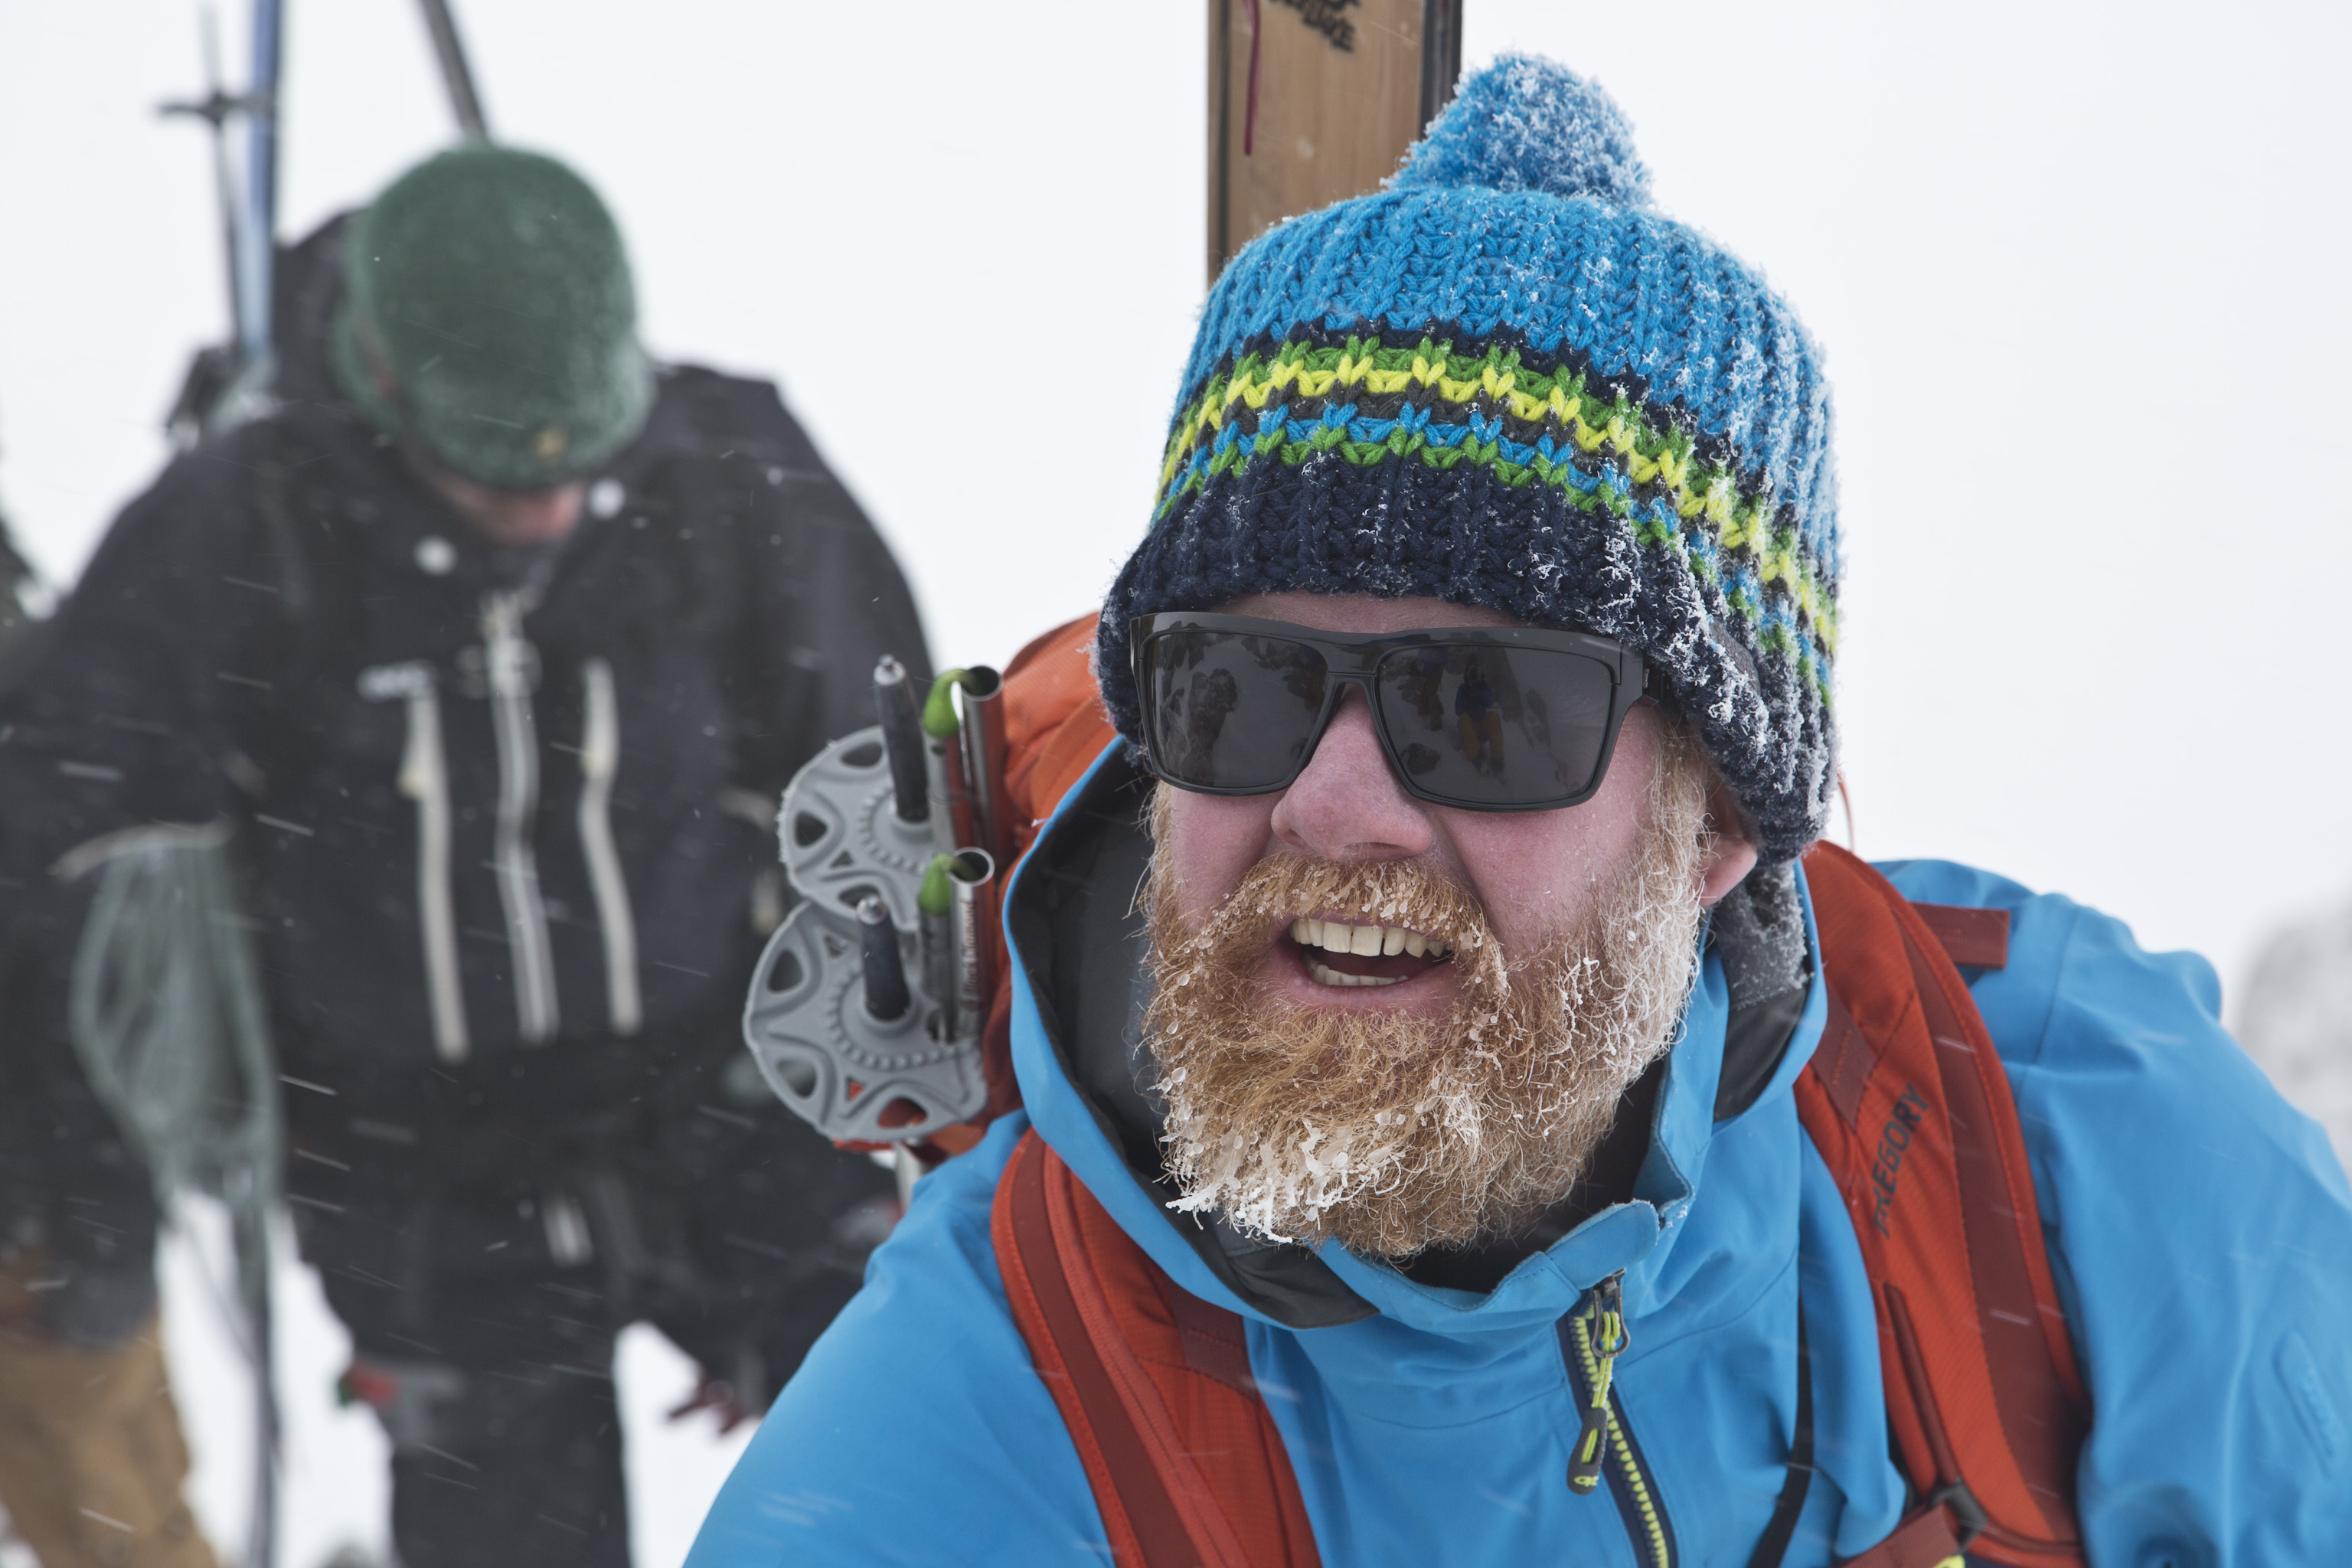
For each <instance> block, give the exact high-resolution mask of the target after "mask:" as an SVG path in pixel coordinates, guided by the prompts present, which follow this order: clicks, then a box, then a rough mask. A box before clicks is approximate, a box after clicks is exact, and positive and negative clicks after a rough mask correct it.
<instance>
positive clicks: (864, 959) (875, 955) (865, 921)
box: [857, 897, 914, 1024]
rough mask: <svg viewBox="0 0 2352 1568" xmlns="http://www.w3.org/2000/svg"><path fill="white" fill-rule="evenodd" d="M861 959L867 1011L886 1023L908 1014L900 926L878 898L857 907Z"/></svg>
mask: <svg viewBox="0 0 2352 1568" xmlns="http://www.w3.org/2000/svg"><path fill="white" fill-rule="evenodd" d="M857 937H858V962H859V965H860V967H861V968H862V969H863V970H864V971H865V977H866V1011H867V1012H868V1013H870V1014H872V1015H873V1016H875V1017H877V1018H879V1019H881V1020H882V1021H883V1022H884V1023H886V1024H887V1023H889V1022H890V1021H891V1020H893V1019H896V1018H903V1017H905V1016H907V1009H908V1006H910V1005H912V1004H913V1001H914V998H913V997H911V996H909V995H908V994H907V966H906V963H904V961H903V960H901V959H900V957H899V955H898V927H897V926H894V925H892V924H891V923H890V911H889V910H887V909H885V908H884V907H883V904H882V900H880V899H878V898H872V897H869V898H867V899H866V901H865V902H864V903H862V904H860V905H858V906H857Z"/></svg>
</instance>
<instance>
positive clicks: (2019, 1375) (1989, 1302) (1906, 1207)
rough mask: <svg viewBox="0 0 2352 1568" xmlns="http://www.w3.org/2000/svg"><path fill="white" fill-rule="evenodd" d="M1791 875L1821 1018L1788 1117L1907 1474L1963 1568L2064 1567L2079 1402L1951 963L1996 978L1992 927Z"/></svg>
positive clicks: (2012, 1122) (1976, 1024) (2017, 1145)
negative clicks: (1847, 1236)
mask: <svg viewBox="0 0 2352 1568" xmlns="http://www.w3.org/2000/svg"><path fill="white" fill-rule="evenodd" d="M1805 874H1806V880H1807V882H1808V884H1809V885H1810V887H1811V890H1812V896H1813V910H1814V916H1815V919H1816V920H1817V921H1819V923H1820V927H1821V933H1822V969H1823V973H1824V977H1825V978H1826V979H1827V981H1828V983H1829V990H1830V1019H1829V1025H1828V1027H1827V1029H1826V1030H1825V1031H1824V1033H1823V1035H1822V1042H1821V1046H1820V1047H1819V1048H1818V1049H1817V1050H1816V1051H1815V1053H1814V1055H1813V1058H1812V1061H1811V1063H1810V1064H1809V1065H1808V1067H1807V1068H1806V1070H1805V1072H1804V1073H1803V1074H1802V1075H1801V1077H1800V1078H1799V1079H1798V1083H1797V1108H1798V1112H1799V1114H1800V1115H1801V1117H1802V1119H1803V1121H1804V1125H1805V1130H1806V1131H1807V1132H1808V1133H1809V1134H1810V1135H1811V1138H1812V1141H1813V1143H1814V1145H1815V1147H1817V1148H1818V1149H1819V1150H1820V1151H1821V1153H1822V1159H1823V1160H1824V1161H1826V1162H1827V1163H1828V1164H1829V1167H1830V1170H1831V1172H1832V1174H1833V1175H1835V1176H1836V1178H1837V1180H1838V1185H1839V1190H1840V1191H1841V1192H1842V1193H1843V1194H1844V1197H1845V1200H1846V1205H1847V1209H1848V1211H1849V1214H1850V1215H1851V1217H1852V1218H1853V1227H1854V1235H1855V1237H1856V1238H1857V1239H1858V1240H1859V1242H1860V1243H1861V1247H1862V1253H1863V1261H1864V1264H1865V1265H1866V1266H1867V1268H1868V1269H1869V1272H1870V1278H1871V1280H1872V1283H1873V1284H1874V1286H1875V1287H1876V1295H1877V1307H1878V1317H1879V1348H1880V1362H1881V1365H1882V1367H1883V1369H1884V1374H1885V1377H1884V1381H1885V1390H1886V1404H1887V1419H1888V1422H1889V1425H1890V1426H1891V1427H1892V1428H1893V1431H1894V1435H1895V1447H1896V1449H1897V1452H1898V1454H1899V1456H1900V1458H1901V1460H1902V1464H1903V1468H1904V1469H1905V1471H1906V1474H1907V1475H1908V1477H1909V1479H1910V1480H1911V1484H1912V1486H1913V1488H1914V1489H1915V1490H1916V1492H1917V1494H1918V1495H1919V1496H1921V1497H1923V1498H1930V1499H1937V1500H1944V1499H1949V1500H1950V1502H1949V1504H1948V1506H1949V1507H1950V1509H1951V1511H1952V1516H1953V1518H1954V1519H1955V1520H1956V1521H1959V1522H1960V1523H1961V1525H1962V1527H1963V1528H1962V1530H1961V1531H1959V1533H1962V1534H1965V1535H1967V1536H1968V1538H1969V1539H1968V1540H1967V1542H1966V1544H1967V1545H1968V1547H1969V1551H1970V1552H1974V1553H1975V1554H1976V1555H1978V1556H1979V1557H1983V1558H1986V1559H1988V1560H1990V1561H1992V1562H1996V1563H2008V1564H2012V1565H2014V1568H2074V1565H2079V1564H2080V1563H2082V1562H2083V1561H2084V1558H2083V1546H2082V1542H2081V1539H2080V1531H2079V1530H2078V1529H2077V1527H2076V1524H2075V1519H2074V1463H2075V1458H2076V1456H2077V1454H2078V1453H2079V1452H2080V1450H2081V1447H2082V1442H2083V1436H2084V1431H2085V1429H2086V1427H2087V1425H2088V1415H2087V1410H2086V1401H2085V1400H2084V1394H2083V1388H2082V1382H2081V1379H2080V1377H2079V1375H2078V1374H2077V1373H2076V1371H2075V1366H2074V1344H2073V1341H2072V1339H2071V1338H2070V1337H2069V1334H2068V1331H2067V1327H2066V1321H2065V1317H2064V1314H2063V1312H2062V1310H2060V1308H2059V1304H2058V1294H2057V1287H2056V1284H2055V1282H2054V1280H2053V1278H2052V1275H2051V1270H2050V1260H2049V1256H2048V1252H2047V1250H2046V1247H2045V1244H2044V1242H2043V1239H2042V1220H2041V1213H2040V1208H2039V1205H2038V1204H2037V1202H2036V1200H2035V1197H2034V1192H2033V1173H2032V1168H2031V1167H2030V1166H2029V1165H2028V1163H2027V1162H2026V1156H2025V1140H2024V1134H2023V1132H2022V1131H2021V1128H2020V1127H2019V1125H2018V1119H2017V1105H2016V1102H2015V1100H2014V1099H2013V1098H2012V1096H2011V1092H2010V1088H2009V1078H2008V1074H2007V1072H2006V1071H2005V1070H2004V1069H2003V1068H2002V1067H2001V1064H2000V1055H1999V1053H1998V1052H1997V1051H1996V1050H1995V1049H1994V1047H1993V1044H1992V1039H1991V1037H1990V1035H1989V1034H1988V1033H1987V1032H1986V1030H1985V1026H1984V1020H1983V1018H1982V1016H1979V1014H1978V1012H1977V1008H1976V1004H1975V1002H1974V1000H1973V999H1972V998H1971V997H1970V996H1969V990H1968V987H1967V985H1966V984H1963V983H1962V981H1961V979H1960V975H1959V972H1958V969H1957V968H1955V967H1954V960H1955V959H1958V960H1959V961H1960V962H1962V963H1971V964H1979V965H1985V966H1991V965H1994V964H1997V963H2002V962H2005V961H2006V957H2007V949H2008V923H2007V920H2006V918H2005V916H2003V917H2001V918H2000V919H1998V920H1996V919H1994V918H1991V917H1990V913H1989V912H1988V911H1976V910H1950V909H1940V908H1932V907H1931V908H1930V909H1928V910H1921V909H1919V908H1916V907H1915V906H1913V905H1912V904H1911V903H1909V902H1908V901H1907V900H1905V899H1904V897H1903V895H1902V894H1901V893H1900V892H1898V891H1896V890H1895V887H1894V885H1893V884H1892V883H1890V882H1888V881H1887V880H1886V879H1885V878H1884V877H1882V876H1880V875H1879V874H1878V873H1877V872H1876V871H1875V870H1874V869H1872V868H1870V867H1869V866H1868V865H1867V864H1865V863H1864V862H1863V861H1862V860H1860V859H1857V858H1855V857H1853V855H1850V854H1848V853H1847V852H1846V851H1844V850H1843V849H1840V848H1837V847H1835V846H1833V845H1817V846H1816V847H1814V849H1813V850H1812V852H1811V854H1810V855H1808V856H1807V857H1806V858H1805ZM1931 1511H1932V1512H1934V1513H1936V1514H1937V1515H1941V1514H1942V1513H1943V1512H1944V1511H1945V1510H1944V1509H1943V1508H1941V1507H1938V1508H1936V1509H1934V1510H1931ZM1979 1521H1981V1522H1979ZM1906 1528H1910V1527H1908V1526H1906ZM1918 1528H1920V1529H1925V1528H1926V1527H1925V1526H1920V1527H1918Z"/></svg>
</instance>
